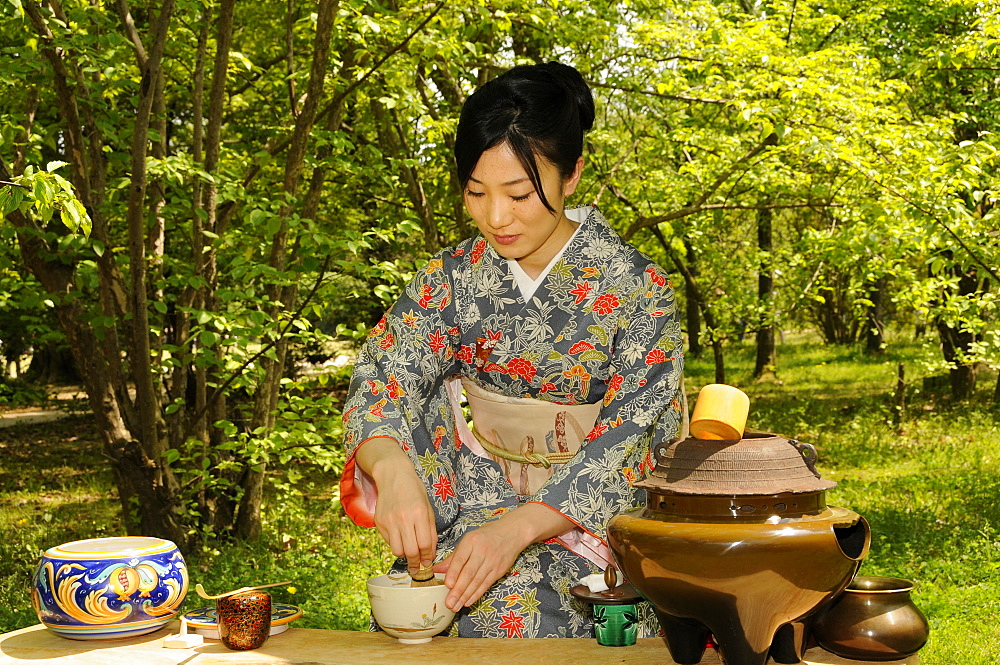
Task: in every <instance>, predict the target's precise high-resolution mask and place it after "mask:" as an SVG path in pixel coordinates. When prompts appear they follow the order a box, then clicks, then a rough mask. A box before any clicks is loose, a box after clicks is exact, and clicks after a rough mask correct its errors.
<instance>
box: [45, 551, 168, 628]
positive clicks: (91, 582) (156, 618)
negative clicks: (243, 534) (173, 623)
mask: <svg viewBox="0 0 1000 665" xmlns="http://www.w3.org/2000/svg"><path fill="white" fill-rule="evenodd" d="M187 590H188V572H187V565H186V564H185V563H184V557H183V556H181V553H180V551H179V550H178V549H177V546H176V545H174V544H173V543H172V542H170V541H169V540H161V539H159V538H145V537H124V538H94V539H90V540H78V541H74V542H71V543H66V544H64V545H59V546H57V547H53V548H50V549H49V550H48V551H46V552H45V554H44V555H43V557H42V560H41V563H40V564H39V566H38V569H37V571H36V572H35V577H34V584H33V586H32V589H31V596H32V602H33V604H34V606H35V612H36V613H37V614H38V619H39V620H40V621H41V622H42V623H43V624H44V625H45V626H46V627H47V628H49V629H50V630H52V631H53V632H55V633H57V634H59V635H61V636H63V637H68V638H71V639H77V640H97V639H111V638H123V637H134V636H136V635H144V634H146V633H151V632H153V631H154V630H157V629H159V628H161V627H163V626H164V625H166V623H167V622H168V621H170V620H171V619H172V618H174V616H175V615H176V614H177V611H178V610H179V608H180V606H181V603H182V602H184V597H185V595H186V594H187Z"/></svg>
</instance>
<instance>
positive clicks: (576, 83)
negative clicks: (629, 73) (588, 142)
mask: <svg viewBox="0 0 1000 665" xmlns="http://www.w3.org/2000/svg"><path fill="white" fill-rule="evenodd" d="M539 67H540V68H541V69H542V70H543V71H545V72H546V73H547V74H548V75H549V76H551V77H552V78H553V79H555V81H556V82H557V83H559V84H560V85H561V86H562V87H563V88H565V89H566V91H567V92H569V93H570V95H571V96H572V97H573V99H574V100H575V101H576V108H577V110H578V111H579V113H580V129H581V130H583V131H584V132H588V131H590V128H591V127H593V126H594V117H595V111H594V95H593V94H592V93H591V92H590V86H589V85H587V82H586V81H584V80H583V76H582V75H581V74H580V72H579V71H577V70H576V68H574V67H570V66H569V65H564V64H562V63H561V62H555V61H552V62H547V63H545V64H544V65H539Z"/></svg>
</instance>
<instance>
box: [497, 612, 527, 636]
mask: <svg viewBox="0 0 1000 665" xmlns="http://www.w3.org/2000/svg"><path fill="white" fill-rule="evenodd" d="M500 630H505V631H507V637H508V638H511V637H524V617H523V616H521V615H520V614H515V613H514V610H511V611H510V612H508V613H507V614H505V615H504V616H503V621H501V622H500Z"/></svg>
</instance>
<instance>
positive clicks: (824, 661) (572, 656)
mask: <svg viewBox="0 0 1000 665" xmlns="http://www.w3.org/2000/svg"><path fill="white" fill-rule="evenodd" d="M171 632H174V633H175V632H177V623H176V622H174V623H173V624H171V625H170V626H169V627H168V628H167V629H163V630H159V631H157V632H155V633H150V634H149V635H143V636H142V637H134V638H131V639H126V640H113V641H112V640H109V641H89V642H88V641H76V640H68V639H65V638H62V637H59V636H58V635H56V634H55V633H52V632H51V631H49V630H46V629H45V628H44V627H43V626H41V625H37V626H31V627H29V628H23V629H21V630H18V631H15V632H13V633H7V634H6V635H0V665H14V664H17V665H44V664H46V663H56V662H58V663H59V664H60V665H208V664H216V665H223V664H225V665H229V664H236V665H248V664H250V663H253V664H254V665H367V664H368V663H386V664H387V665H442V664H444V665H452V664H453V665H501V664H502V665H538V664H539V663H546V662H547V663H551V664H552V665H562V664H563V663H567V664H574V665H575V664H576V663H581V664H584V663H585V664H586V665H674V661H673V660H672V659H671V658H670V654H669V653H668V651H667V648H666V646H664V644H663V640H661V639H658V638H647V639H640V640H639V641H638V643H637V644H636V645H635V646H630V647H602V646H598V644H597V640H594V639H523V640H522V639H511V640H499V639H498V640H475V639H461V638H454V637H452V638H448V637H435V638H434V639H433V640H432V641H431V642H429V643H427V644H416V645H405V644H399V643H398V642H397V641H396V640H394V639H393V638H391V637H389V636H388V635H386V634H384V633H364V632H355V631H344V630H313V629H308V628H290V629H288V630H287V631H285V632H284V633H281V634H279V635H275V636H274V637H272V638H271V639H269V640H268V641H267V642H266V643H265V644H264V646H262V647H261V648H260V649H257V650H255V651H229V650H228V649H226V648H225V647H224V646H222V643H221V642H217V641H215V640H206V641H205V644H204V645H203V646H200V647H196V648H194V649H165V648H163V646H162V642H163V638H164V637H165V636H167V635H169V634H170V633H171ZM701 662H702V665H720V663H721V661H720V660H719V658H718V656H717V655H716V654H715V652H713V651H711V650H709V651H707V652H706V653H705V658H704V659H703V660H702V661H701ZM803 663H805V664H806V665H855V664H858V661H854V660H844V659H843V658H838V657H837V656H834V655H832V654H830V653H827V652H826V651H823V650H822V649H810V650H809V652H808V653H807V654H806V659H805V660H804V661H803ZM916 663H917V656H911V657H910V658H907V659H905V660H894V661H890V662H889V663H882V665H916ZM867 665H870V664H867Z"/></svg>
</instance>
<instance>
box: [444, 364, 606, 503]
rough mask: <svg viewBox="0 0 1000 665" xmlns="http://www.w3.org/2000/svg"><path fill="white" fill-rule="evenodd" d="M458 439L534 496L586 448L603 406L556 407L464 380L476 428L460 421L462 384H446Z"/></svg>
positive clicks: (519, 490) (524, 492) (520, 491)
mask: <svg viewBox="0 0 1000 665" xmlns="http://www.w3.org/2000/svg"><path fill="white" fill-rule="evenodd" d="M448 384H449V385H448V392H449V395H450V396H451V400H452V407H453V409H454V410H455V414H456V424H457V426H458V434H459V438H461V439H462V442H463V443H465V444H466V445H467V446H468V447H469V448H470V449H472V450H473V451H474V452H477V453H479V454H480V455H483V456H485V457H489V458H491V459H493V460H494V461H495V462H497V463H498V464H499V465H500V466H501V467H503V470H504V474H505V475H506V476H507V480H508V481H509V482H510V484H511V486H512V487H513V488H514V490H515V491H516V492H517V493H518V494H520V495H530V494H534V493H535V492H536V491H538V489H539V488H540V487H541V486H542V485H543V484H544V483H545V482H546V481H547V480H548V479H549V478H551V477H552V474H553V473H555V470H556V468H558V465H559V464H564V463H565V462H568V461H569V460H570V459H571V458H572V457H573V456H574V455H575V454H576V452H577V451H578V450H580V447H581V446H582V445H583V441H584V439H585V438H586V436H587V434H589V433H590V430H592V429H593V428H594V424H595V423H596V422H597V417H598V415H599V414H600V412H601V403H600V402H598V403H596V404H572V405H567V404H554V403H552V402H544V401H542V400H540V399H530V398H526V397H508V396H506V395H501V394H499V393H495V392H492V391H489V390H486V389H485V388H483V387H482V386H480V385H478V384H477V383H475V382H474V381H472V380H471V379H465V378H463V379H461V387H463V388H464V389H465V395H466V398H467V400H468V402H469V409H470V410H471V412H472V424H471V425H470V424H468V423H466V422H465V421H464V418H462V417H461V413H462V411H461V405H460V404H459V403H458V401H459V395H458V392H459V386H458V385H457V384H458V381H457V380H456V381H449V382H448Z"/></svg>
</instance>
